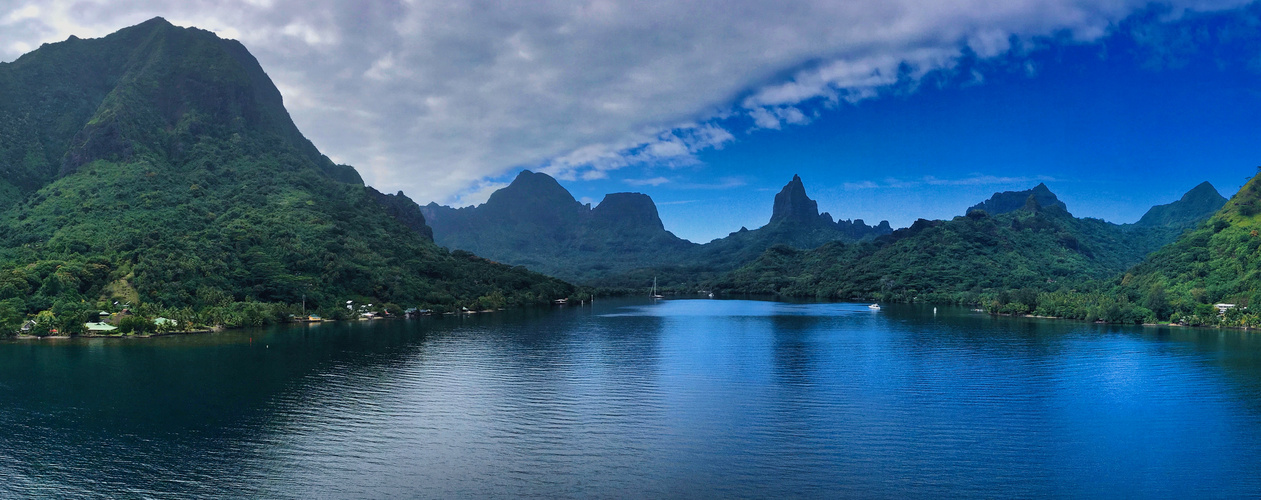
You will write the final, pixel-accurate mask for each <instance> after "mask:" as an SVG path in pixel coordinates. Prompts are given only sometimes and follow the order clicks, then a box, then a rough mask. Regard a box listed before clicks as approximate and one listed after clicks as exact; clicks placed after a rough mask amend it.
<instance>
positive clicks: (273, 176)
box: [0, 18, 572, 331]
mask: <svg viewBox="0 0 1261 500" xmlns="http://www.w3.org/2000/svg"><path fill="white" fill-rule="evenodd" d="M0 94H2V95H4V96H5V99H0V137H3V140H0V194H4V198H3V201H0V323H4V322H5V321H6V320H5V318H8V320H7V321H9V322H11V321H12V320H13V318H14V317H15V316H25V315H29V314H34V313H37V312H41V311H44V312H47V313H49V314H51V315H55V316H58V317H62V321H63V323H65V326H66V327H70V328H73V327H74V324H75V323H78V324H79V325H81V324H82V320H81V319H79V318H81V316H82V313H83V310H86V309H97V308H113V307H114V306H113V304H114V302H115V301H118V302H119V303H131V304H132V306H133V309H135V310H137V311H141V312H142V313H144V314H146V315H150V316H152V315H159V314H168V315H170V314H177V313H179V314H183V315H184V316H186V317H190V318H193V316H196V318H194V319H193V320H195V321H197V322H200V323H207V324H214V323H218V324H228V325H237V324H258V323H264V322H269V321H273V320H274V319H275V318H276V317H279V316H283V315H284V313H287V312H289V311H301V308H300V304H301V303H303V299H304V298H305V303H306V306H307V308H308V309H314V310H320V311H325V312H326V313H328V314H337V313H338V311H343V312H344V308H343V307H342V304H344V302H345V301H346V300H355V301H359V302H364V303H369V302H371V303H373V304H387V303H389V304H394V303H397V304H403V305H428V306H432V307H446V308H451V307H459V306H471V307H479V306H487V305H502V304H507V303H522V302H533V301H546V300H548V299H550V298H553V297H558V296H565V295H567V294H568V293H570V292H571V291H572V287H571V286H570V285H567V284H565V283H562V282H559V281H556V280H553V279H550V278H546V277H544V276H541V275H538V274H534V273H531V272H528V271H525V270H523V269H514V268H509V267H507V266H503V265H497V264H493V263H490V262H488V261H486V260H484V259H481V258H478V257H475V256H473V255H471V254H468V253H461V252H448V251H446V250H444V249H442V248H439V247H438V246H436V245H434V244H433V243H432V241H430V237H429V228H428V226H427V225H426V224H425V220H424V216H423V215H422V214H421V213H420V211H419V209H418V207H416V206H415V204H414V203H411V202H410V200H407V199H406V197H405V196H403V195H402V194H401V193H399V194H397V195H384V194H381V193H378V192H376V191H375V190H372V189H371V188H367V187H365V186H364V185H363V183H362V180H361V179H360V177H359V175H358V173H356V172H355V170H354V169H353V168H352V167H349V166H345V165H337V164H335V163H333V162H332V161H330V160H329V159H328V158H327V157H325V156H324V155H322V154H320V152H319V151H318V150H317V149H316V148H315V146H314V145H313V144H312V143H311V142H310V141H308V140H307V139H306V138H305V137H303V136H302V134H301V133H300V132H299V131H298V129H297V127H296V126H295V125H294V124H293V122H292V120H291V119H290V117H289V114H288V112H287V111H286V110H285V108H284V104H283V100H282V97H281V94H280V92H279V91H278V90H277V89H276V87H275V86H274V85H273V84H272V82H271V80H270V79H269V78H268V77H267V75H266V73H265V72H264V71H263V69H262V68H261V67H260V66H259V64H258V62H257V61H256V60H255V59H254V58H253V56H251V55H250V54H249V52H248V51H247V50H246V49H245V47H244V46H243V45H241V44H240V43H239V42H236V41H233V40H224V39H220V38H218V37H217V36H215V35H214V34H213V33H210V32H208V31H202V30H198V29H194V28H179V27H176V26H173V25H171V24H170V23H168V22H166V21H165V20H163V19H161V18H155V19H153V20H150V21H147V22H145V23H143V24H140V25H137V26H134V27H130V28H126V29H123V30H121V31H119V32H117V33H114V34H112V35H109V36H106V37H104V38H100V39H92V40H82V39H78V38H75V37H71V38H70V39H68V40H66V41H64V42H60V43H54V44H46V45H44V46H42V47H41V48H39V49H38V50H36V51H34V52H31V53H28V54H26V55H23V56H22V57H20V58H19V59H17V60H16V61H14V62H12V63H4V64H0ZM41 314H44V313H41ZM41 317H50V316H49V315H48V314H44V315H43V316H41ZM168 317H169V316H168ZM0 326H4V325H0ZM63 331H64V330H63Z"/></svg>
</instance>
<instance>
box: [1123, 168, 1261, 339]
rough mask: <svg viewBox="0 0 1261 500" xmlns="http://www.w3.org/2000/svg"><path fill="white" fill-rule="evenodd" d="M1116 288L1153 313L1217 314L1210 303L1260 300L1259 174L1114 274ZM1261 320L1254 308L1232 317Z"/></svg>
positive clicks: (1209, 318)
mask: <svg viewBox="0 0 1261 500" xmlns="http://www.w3.org/2000/svg"><path fill="white" fill-rule="evenodd" d="M1117 290H1118V292H1120V293H1121V294H1123V295H1125V296H1126V297H1127V298H1128V299H1129V300H1131V301H1132V302H1133V303H1135V304H1141V305H1142V306H1143V307H1145V308H1146V309H1148V310H1150V311H1151V313H1152V315H1153V316H1154V317H1155V318H1157V319H1160V320H1165V319H1168V318H1170V317H1171V316H1173V315H1178V316H1192V315H1195V316H1199V319H1198V321H1202V322H1213V321H1216V320H1217V319H1218V318H1217V316H1218V314H1217V311H1216V310H1215V309H1214V308H1212V306H1211V304H1215V303H1233V304H1237V305H1239V306H1241V309H1239V310H1238V311H1232V316H1234V315H1237V314H1242V313H1243V309H1242V306H1252V307H1255V306H1256V305H1258V304H1261V174H1258V176H1256V177H1253V178H1252V180H1250V181H1248V183H1247V184H1245V185H1244V187H1243V188H1242V189H1240V190H1239V192H1238V193H1236V194H1235V196H1233V197H1232V198H1231V199H1230V201H1228V202H1227V203H1226V204H1225V206H1223V207H1222V208H1221V210H1219V211H1217V213H1215V214H1213V216H1212V217H1210V218H1209V219H1208V220H1207V221H1206V222H1204V223H1203V224H1200V225H1199V226H1197V227H1196V228H1195V229H1194V230H1192V231H1190V232H1188V233H1186V234H1184V235H1182V237H1181V238H1179V239H1178V240H1177V241H1176V242H1174V243H1172V244H1170V245H1169V246H1167V247H1164V248H1161V249H1160V250H1158V251H1156V252H1154V253H1152V254H1151V255H1150V256H1148V257H1147V258H1146V259H1145V260H1144V261H1143V262H1142V263H1141V264H1139V265H1137V266H1134V268H1133V269H1130V270H1129V271H1128V272H1127V273H1125V274H1124V275H1123V276H1121V277H1120V278H1119V279H1118V280H1117ZM1234 320H1235V321H1238V322H1244V321H1250V322H1251V323H1250V324H1251V325H1252V326H1261V324H1259V323H1261V321H1258V318H1257V317H1256V315H1255V314H1252V315H1251V317H1250V318H1242V317H1239V318H1234Z"/></svg>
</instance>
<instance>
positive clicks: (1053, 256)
mask: <svg viewBox="0 0 1261 500" xmlns="http://www.w3.org/2000/svg"><path fill="white" fill-rule="evenodd" d="M1197 189H1200V188H1197ZM1022 197H1023V198H1022ZM1192 198H1194V197H1192ZM1017 199H1023V203H1022V205H1021V206H1020V207H1019V208H1016V209H1011V207H1012V205H1014V203H1015V201H1014V200H1017ZM1186 199H1187V198H1186V197H1184V200H1186ZM1043 202H1047V203H1048V204H1047V205H1043ZM1178 203H1181V202H1175V204H1178ZM983 207H990V208H994V209H996V210H998V211H999V213H998V214H990V213H988V212H987V211H986V210H985V209H984V208H983ZM1174 210H1181V208H1180V205H1175V206H1174ZM1169 224H1172V225H1173V226H1172V227H1173V229H1179V228H1182V227H1183V226H1180V225H1177V224H1180V223H1175V222H1172V221H1171V222H1169ZM1173 229H1171V226H1156V227H1150V228H1133V227H1123V226H1120V225H1116V224H1111V223H1108V222H1105V221H1102V220H1099V219H1091V218H1075V217H1073V216H1072V214H1071V213H1069V212H1068V210H1067V207H1066V206H1065V205H1064V204H1063V202H1060V201H1059V200H1058V198H1057V197H1055V195H1054V194H1053V193H1051V192H1050V190H1049V189H1047V188H1046V187H1045V185H1039V187H1037V188H1034V189H1033V190H1028V191H1015V192H1005V193H996V194H995V196H994V197H993V198H991V199H990V200H987V201H986V202H984V203H981V204H979V205H976V206H973V207H972V208H971V209H969V211H968V215H967V216H965V217H955V218H954V219H953V220H949V221H929V220H923V219H921V220H918V221H916V222H915V223H914V224H912V225H911V227H909V228H906V229H900V230H897V231H894V232H893V233H892V234H891V235H888V236H882V237H880V238H876V239H875V240H874V241H871V242H864V243H858V244H844V243H830V244H827V245H824V246H822V247H819V248H817V249H814V250H807V251H801V250H795V249H790V248H783V247H777V248H772V249H771V250H769V251H767V252H766V253H765V254H763V255H762V256H760V257H759V258H758V259H757V260H755V261H753V262H752V263H750V264H748V265H746V266H743V267H741V268H740V269H737V270H735V271H732V272H731V273H728V274H727V275H725V276H723V277H722V278H720V279H718V280H716V281H715V282H714V283H713V288H714V289H715V290H719V291H725V292H731V293H769V294H778V295H786V296H799V297H819V298H831V299H851V298H862V299H880V300H895V301H906V300H928V301H935V302H959V303H977V302H979V301H980V300H981V297H982V296H983V295H985V294H994V293H999V292H1005V291H1008V290H1011V289H1028V290H1030V291H1031V292H1030V293H1034V294H1035V295H1036V294H1037V293H1040V292H1049V291H1053V290H1059V289H1061V288H1064V287H1070V288H1072V287H1080V286H1083V285H1085V284H1087V283H1088V282H1091V281H1092V280H1102V279H1107V278H1109V277H1110V276H1113V275H1115V274H1117V273H1120V272H1122V271H1124V270H1125V269H1127V268H1128V267H1130V266H1132V265H1134V264H1136V263H1138V262H1140V261H1141V260H1142V259H1143V258H1144V257H1145V256H1146V255H1148V254H1149V253H1150V252H1152V251H1154V250H1156V249H1158V248H1160V247H1161V246H1163V245H1165V244H1167V243H1169V242H1170V241H1172V240H1173V239H1175V238H1176V234H1178V233H1175V232H1173Z"/></svg>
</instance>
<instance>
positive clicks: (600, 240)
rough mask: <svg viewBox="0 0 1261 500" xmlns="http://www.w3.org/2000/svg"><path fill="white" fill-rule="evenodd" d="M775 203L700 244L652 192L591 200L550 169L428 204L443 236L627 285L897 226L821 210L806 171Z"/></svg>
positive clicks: (519, 260) (498, 255) (514, 260)
mask: <svg viewBox="0 0 1261 500" xmlns="http://www.w3.org/2000/svg"><path fill="white" fill-rule="evenodd" d="M772 208H773V210H772V215H771V220H770V223H768V224H767V225H766V226H764V227H762V228H759V229H755V230H752V231H750V230H747V229H743V228H742V229H741V230H740V231H737V232H734V233H731V234H730V235H729V236H727V237H726V238H721V239H717V240H714V241H712V242H709V243H707V244H704V245H697V244H695V243H691V242H688V241H686V240H682V239H680V238H678V237H676V236H674V234H673V233H670V232H669V231H666V230H665V226H664V225H663V224H662V223H661V218H660V216H659V215H658V213H657V207H656V205H655V204H654V203H653V201H652V198H650V197H648V196H647V195H644V194H641V193H613V194H609V195H606V196H605V197H604V200H602V201H601V202H600V204H599V205H597V206H596V207H595V208H590V207H588V206H585V205H582V204H580V203H578V202H577V201H576V200H574V198H573V196H572V195H570V194H569V192H568V191H566V190H565V189H564V188H563V187H561V186H560V184H559V183H557V182H556V181H555V180H554V179H552V178H551V177H549V176H547V175H546V174H541V173H534V172H530V171H524V172H522V173H521V174H519V175H518V176H517V178H516V179H515V180H513V182H512V183H511V184H510V185H508V186H507V187H505V188H503V189H501V190H499V191H496V192H495V193H494V194H492V195H491V197H490V199H489V200H487V201H486V203H485V204H483V205H480V206H477V207H465V208H459V209H455V208H450V207H445V206H440V205H437V204H434V203H430V204H429V205H428V206H426V207H424V213H425V217H426V219H427V220H428V221H429V222H430V224H431V225H432V226H433V228H434V238H435V240H436V241H437V242H438V244H440V245H445V246H448V247H451V248H459V249H464V250H469V251H472V252H475V253H478V254H479V255H486V256H488V257H490V258H493V259H496V260H499V261H501V262H507V263H511V264H520V265H524V266H526V267H530V268H531V269H538V270H540V271H542V272H545V273H548V274H553V275H555V276H560V277H562V278H566V279H571V280H576V281H581V282H586V283H598V284H604V285H627V286H631V285H634V283H633V282H634V281H636V280H638V281H643V280H645V279H647V280H651V275H653V274H660V275H662V276H663V277H668V278H670V277H676V276H686V277H687V279H692V278H694V277H696V276H701V275H708V274H712V273H713V272H717V271H720V270H726V269H731V268H733V267H734V266H736V265H739V264H741V263H744V262H747V261H749V260H751V259H753V258H754V257H756V256H757V255H758V254H760V253H761V252H762V251H764V250H766V249H767V248H769V247H771V246H773V245H789V246H793V247H797V248H813V247H816V246H819V245H821V244H823V243H827V242H830V241H855V240H859V239H862V238H870V237H875V236H878V235H881V234H888V233H889V232H891V231H892V228H890V227H889V223H888V222H887V221H886V222H882V223H881V225H880V226H876V227H870V226H867V225H866V224H864V223H863V221H861V220H857V221H849V220H846V221H840V222H833V221H832V216H831V215H829V214H820V213H819V209H818V204H817V203H816V202H815V201H814V200H812V199H810V197H809V196H807V195H806V191H805V187H804V185H803V184H802V182H801V178H800V177H798V176H793V180H792V181H791V182H789V183H788V185H786V186H784V189H783V190H782V191H781V192H780V193H779V194H778V195H776V196H775V202H774V205H773V207H772ZM684 269H685V270H684Z"/></svg>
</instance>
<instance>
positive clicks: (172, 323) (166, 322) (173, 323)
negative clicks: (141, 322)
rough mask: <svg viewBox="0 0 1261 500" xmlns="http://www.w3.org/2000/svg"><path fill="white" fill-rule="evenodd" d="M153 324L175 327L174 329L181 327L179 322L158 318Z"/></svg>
mask: <svg viewBox="0 0 1261 500" xmlns="http://www.w3.org/2000/svg"><path fill="white" fill-rule="evenodd" d="M153 324H154V326H173V327H174V326H180V322H179V321H175V320H173V319H167V318H158V319H155V320H153Z"/></svg>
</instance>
